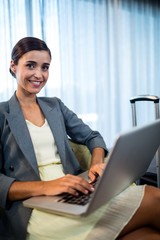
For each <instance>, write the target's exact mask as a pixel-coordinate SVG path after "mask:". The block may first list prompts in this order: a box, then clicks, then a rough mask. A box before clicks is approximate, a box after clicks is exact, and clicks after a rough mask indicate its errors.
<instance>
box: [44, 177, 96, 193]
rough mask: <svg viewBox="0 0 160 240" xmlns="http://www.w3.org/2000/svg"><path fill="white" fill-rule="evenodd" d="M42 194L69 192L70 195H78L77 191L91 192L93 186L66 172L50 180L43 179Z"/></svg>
mask: <svg viewBox="0 0 160 240" xmlns="http://www.w3.org/2000/svg"><path fill="white" fill-rule="evenodd" d="M43 187H44V190H43V191H44V195H47V196H51V195H58V194H61V193H70V194H72V195H75V196H76V195H78V192H82V193H84V194H88V193H89V192H93V191H94V188H93V186H92V185H91V184H90V183H89V182H88V181H86V180H85V179H83V178H81V177H79V176H74V175H71V174H67V175H65V176H64V177H61V178H58V179H55V180H51V181H44V182H43Z"/></svg>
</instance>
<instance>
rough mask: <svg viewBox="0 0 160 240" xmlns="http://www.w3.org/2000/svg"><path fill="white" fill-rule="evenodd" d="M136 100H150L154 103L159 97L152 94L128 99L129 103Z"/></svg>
mask: <svg viewBox="0 0 160 240" xmlns="http://www.w3.org/2000/svg"><path fill="white" fill-rule="evenodd" d="M137 101H152V102H154V103H159V97H157V96H153V95H139V96H135V97H132V98H131V99H130V102H131V103H135V102H137Z"/></svg>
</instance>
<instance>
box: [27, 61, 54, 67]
mask: <svg viewBox="0 0 160 240" xmlns="http://www.w3.org/2000/svg"><path fill="white" fill-rule="evenodd" d="M26 63H33V64H36V63H37V62H35V61H32V60H28V61H26ZM43 65H48V66H49V65H50V63H43Z"/></svg>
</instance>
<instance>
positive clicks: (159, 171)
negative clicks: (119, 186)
mask: <svg viewBox="0 0 160 240" xmlns="http://www.w3.org/2000/svg"><path fill="white" fill-rule="evenodd" d="M139 101H151V102H153V103H154V106H155V119H158V118H160V113H159V97H157V96H154V95H138V96H135V97H132V98H131V99H130V103H131V107H132V124H133V126H137V115H136V102H139ZM154 166H155V169H156V171H155V172H154V171H152V169H153V167H154ZM139 184H149V185H153V186H157V187H160V147H159V149H158V150H157V152H156V154H155V157H154V159H153V160H152V162H151V165H150V167H149V168H148V170H147V172H146V174H145V175H144V176H142V177H141V179H140V180H139Z"/></svg>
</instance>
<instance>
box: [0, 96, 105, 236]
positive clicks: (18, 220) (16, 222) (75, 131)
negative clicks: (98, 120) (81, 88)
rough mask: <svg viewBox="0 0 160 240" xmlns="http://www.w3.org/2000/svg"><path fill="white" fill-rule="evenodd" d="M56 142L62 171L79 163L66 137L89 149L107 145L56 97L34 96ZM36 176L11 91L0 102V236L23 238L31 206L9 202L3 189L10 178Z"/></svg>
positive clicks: (27, 136)
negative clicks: (6, 98) (9, 94)
mask: <svg viewBox="0 0 160 240" xmlns="http://www.w3.org/2000/svg"><path fill="white" fill-rule="evenodd" d="M37 101H38V104H39V106H40V108H41V110H42V112H43V114H44V116H45V117H46V119H47V121H48V124H49V126H50V128H51V131H52V133H53V135H54V138H55V142H56V144H57V148H58V152H59V155H60V159H61V162H62V165H63V169H64V172H65V173H71V174H78V173H79V172H80V171H81V168H80V165H79V163H78V161H77V159H76V157H75V155H74V153H73V151H72V149H71V147H70V144H69V142H68V137H70V138H71V139H73V140H74V141H76V142H80V143H83V144H85V145H86V146H87V147H88V148H89V150H90V151H91V152H92V150H93V148H94V147H102V148H104V149H105V150H106V152H107V148H106V145H105V143H104V140H103V138H102V136H101V135H100V134H99V132H97V131H92V130H91V129H90V128H89V127H88V126H87V125H86V124H84V123H83V122H82V121H81V119H79V118H78V117H77V115H76V114H75V113H73V112H72V111H71V110H69V109H68V108H67V107H66V106H65V105H64V104H63V103H62V101H61V100H60V99H58V98H47V97H41V98H37ZM38 180H40V176H39V171H38V166H37V161H36V156H35V152H34V148H33V144H32V141H31V138H30V134H29V131H28V128H27V125H26V122H25V119H24V116H23V114H22V111H21V108H20V105H19V102H18V100H17V98H16V95H15V94H14V95H13V96H12V98H11V99H10V100H9V101H7V102H2V103H0V208H3V209H4V211H3V216H2V217H1V218H0V239H8V240H12V239H14V240H24V239H25V238H26V232H27V224H28V221H29V218H30V215H31V211H32V210H31V209H28V208H24V207H23V205H22V201H15V202H9V201H8V200H7V193H8V190H9V187H10V185H11V184H12V183H13V182H14V181H38Z"/></svg>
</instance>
